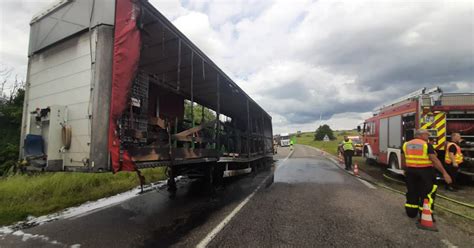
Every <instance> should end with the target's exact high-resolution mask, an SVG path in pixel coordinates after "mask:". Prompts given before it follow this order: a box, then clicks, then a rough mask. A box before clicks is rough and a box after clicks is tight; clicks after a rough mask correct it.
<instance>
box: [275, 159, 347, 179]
mask: <svg viewBox="0 0 474 248" xmlns="http://www.w3.org/2000/svg"><path fill="white" fill-rule="evenodd" d="M274 177H275V178H274V182H275V183H278V182H281V183H319V184H326V183H341V184H342V183H344V182H345V180H344V179H345V178H344V175H342V174H341V173H340V172H339V171H338V169H337V168H335V167H334V166H332V165H331V164H330V163H329V162H327V161H326V160H323V159H321V160H315V159H305V158H294V159H291V160H289V161H287V162H285V163H284V164H282V165H280V166H278V167H277V168H276V170H275V175H274Z"/></svg>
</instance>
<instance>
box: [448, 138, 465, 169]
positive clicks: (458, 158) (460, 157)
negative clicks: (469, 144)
mask: <svg viewBox="0 0 474 248" xmlns="http://www.w3.org/2000/svg"><path fill="white" fill-rule="evenodd" d="M452 145H454V146H455V147H456V154H454V161H456V164H460V163H462V162H463V161H464V156H463V155H462V152H461V147H460V146H459V145H458V144H456V143H454V142H448V146H447V147H446V155H445V156H444V162H446V164H452V163H453V161H451V157H450V156H449V148H450V147H451V146H452Z"/></svg>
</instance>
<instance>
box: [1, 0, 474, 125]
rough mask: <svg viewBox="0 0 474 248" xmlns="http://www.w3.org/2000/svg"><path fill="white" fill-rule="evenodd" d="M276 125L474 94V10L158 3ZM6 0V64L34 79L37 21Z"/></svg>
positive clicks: (201, 0)
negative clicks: (423, 95)
mask: <svg viewBox="0 0 474 248" xmlns="http://www.w3.org/2000/svg"><path fill="white" fill-rule="evenodd" d="M150 2H152V3H153V4H154V5H155V7H156V8H157V9H158V10H160V11H161V12H162V13H163V14H164V15H165V16H166V17H168V18H169V19H170V20H171V21H172V22H173V23H174V24H175V25H176V26H177V27H178V28H179V29H180V30H181V31H182V32H183V33H184V34H185V35H187V36H188V37H189V38H190V39H191V40H192V41H193V42H194V43H195V44H196V45H198V47H200V48H201V49H202V50H203V51H204V52H205V53H206V54H208V55H209V57H211V59H213V60H214V61H215V62H216V63H217V64H218V65H219V66H220V67H221V68H222V69H223V70H224V71H225V72H226V73H227V74H228V75H229V76H231V78H233V79H234V81H236V82H237V83H238V84H239V85H240V87H242V88H243V89H244V90H245V91H246V92H247V93H249V95H250V96H251V97H253V98H254V99H255V100H256V101H257V102H258V103H259V104H260V105H261V106H262V107H263V108H264V109H265V110H267V112H269V113H270V114H271V115H272V117H273V125H274V132H275V133H280V132H287V131H291V132H295V131H296V130H302V131H308V130H314V129H315V128H316V127H317V126H318V125H319V123H320V121H319V120H320V117H322V123H327V124H330V125H331V126H332V127H334V128H335V129H345V128H354V127H355V126H356V125H357V124H359V123H361V122H362V121H363V119H364V118H366V117H368V116H370V114H371V113H370V111H371V110H372V109H373V108H374V107H376V106H378V105H380V104H383V103H384V102H387V101H390V99H394V98H397V97H400V96H402V95H405V94H407V93H409V92H411V91H414V90H416V89H419V88H422V87H434V86H440V87H441V88H442V89H443V90H444V91H445V92H474V1H470V0H466V1H463V0H451V1H432V0H430V1H421V0H414V1H409V0H400V1H395V0H393V1H380V0H377V1H376V0H372V1H356V0H350V1H349V0H347V1H335V0H317V1H311V0H268V1H264V0H242V1H237V0H187V1H177V0H150ZM50 3H51V1H50V0H22V1H20V0H0V11H1V16H0V22H1V23H0V35H1V39H0V63H1V64H2V66H3V67H5V66H6V67H12V68H15V74H18V75H19V76H20V77H25V73H26V64H27V56H26V54H27V47H28V32H29V26H28V23H29V20H30V19H31V16H33V15H34V14H36V13H37V12H38V11H39V10H41V9H42V8H44V7H45V6H47V5H49V4H50Z"/></svg>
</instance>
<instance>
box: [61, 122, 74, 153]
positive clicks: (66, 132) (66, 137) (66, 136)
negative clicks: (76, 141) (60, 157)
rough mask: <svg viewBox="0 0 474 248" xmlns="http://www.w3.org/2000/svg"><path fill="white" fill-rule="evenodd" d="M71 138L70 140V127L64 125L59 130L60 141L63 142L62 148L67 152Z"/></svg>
mask: <svg viewBox="0 0 474 248" xmlns="http://www.w3.org/2000/svg"><path fill="white" fill-rule="evenodd" d="M71 138H72V128H71V126H70V125H64V126H63V128H62V129H61V140H62V142H63V147H64V149H66V150H69V148H70V147H71Z"/></svg>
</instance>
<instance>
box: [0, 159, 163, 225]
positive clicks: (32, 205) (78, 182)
mask: <svg viewBox="0 0 474 248" xmlns="http://www.w3.org/2000/svg"><path fill="white" fill-rule="evenodd" d="M141 171H142V174H143V175H144V176H145V179H146V183H150V182H155V181H158V180H162V179H165V177H166V176H165V168H151V169H144V170H141ZM138 185H139V181H138V177H137V175H136V173H135V172H120V173H117V174H112V173H79V172H74V173H70V172H55V173H41V174H36V175H16V176H11V177H6V178H3V179H0V196H1V197H0V225H8V224H12V223H14V222H17V221H21V220H24V219H25V218H26V217H27V216H29V215H32V216H40V215H45V214H49V213H53V212H56V211H58V210H62V209H65V208H68V207H72V206H76V205H79V204H81V203H84V202H87V201H93V200H97V199H100V198H103V197H107V196H112V195H115V194H118V193H121V192H124V191H127V190H130V189H132V188H134V187H136V186H138Z"/></svg>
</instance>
